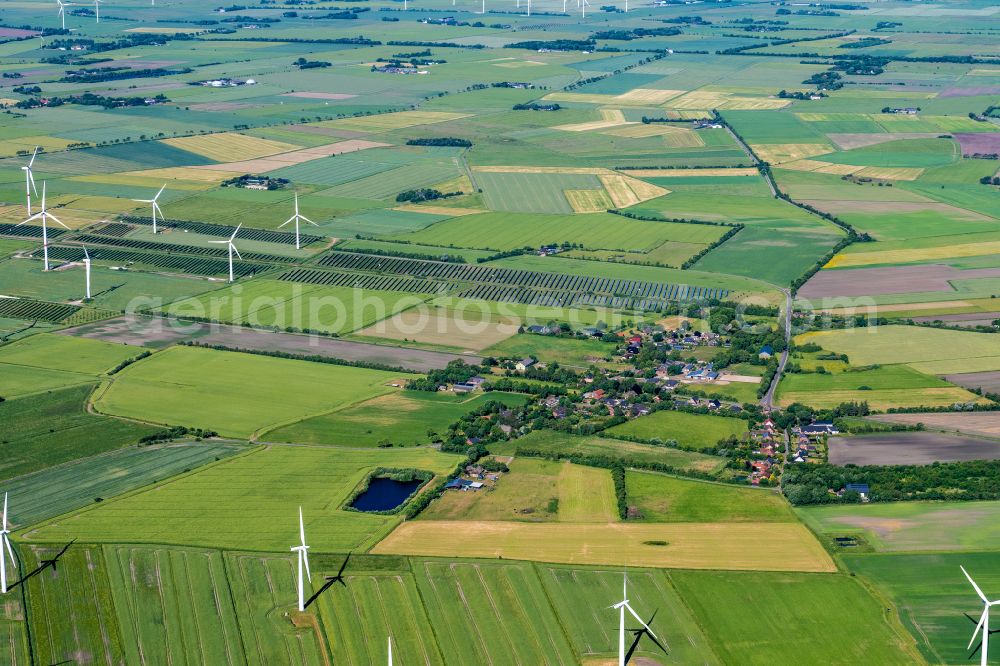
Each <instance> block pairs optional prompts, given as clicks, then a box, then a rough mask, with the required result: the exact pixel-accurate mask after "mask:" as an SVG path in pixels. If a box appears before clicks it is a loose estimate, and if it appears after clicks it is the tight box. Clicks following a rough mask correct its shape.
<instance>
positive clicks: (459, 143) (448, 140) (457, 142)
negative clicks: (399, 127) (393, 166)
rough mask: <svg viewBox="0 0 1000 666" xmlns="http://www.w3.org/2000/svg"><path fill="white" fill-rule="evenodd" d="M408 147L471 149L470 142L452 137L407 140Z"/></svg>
mask: <svg viewBox="0 0 1000 666" xmlns="http://www.w3.org/2000/svg"><path fill="white" fill-rule="evenodd" d="M406 145H408V146H454V147H457V148H471V147H472V142H471V141H469V140H468V139H459V138H457V137H453V136H441V137H433V138H426V139H408V140H407V141H406Z"/></svg>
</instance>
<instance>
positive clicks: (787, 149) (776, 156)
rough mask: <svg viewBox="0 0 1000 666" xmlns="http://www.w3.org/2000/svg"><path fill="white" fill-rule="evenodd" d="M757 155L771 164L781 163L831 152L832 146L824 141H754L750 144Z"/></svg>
mask: <svg viewBox="0 0 1000 666" xmlns="http://www.w3.org/2000/svg"><path fill="white" fill-rule="evenodd" d="M750 147H751V148H753V151H754V152H755V153H757V156H758V157H760V159H762V160H764V161H765V162H770V163H771V164H781V163H782V162H791V161H793V160H801V159H805V158H807V157H814V156H816V155H823V154H825V153H832V152H833V146H831V145H829V144H826V143H754V144H751V145H750ZM809 170H810V171H811V169H809Z"/></svg>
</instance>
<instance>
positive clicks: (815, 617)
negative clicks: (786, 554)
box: [670, 571, 917, 664]
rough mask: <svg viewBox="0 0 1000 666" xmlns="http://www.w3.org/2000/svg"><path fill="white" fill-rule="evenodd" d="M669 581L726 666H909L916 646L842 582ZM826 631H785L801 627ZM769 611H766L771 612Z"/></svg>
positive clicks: (853, 584) (762, 578)
mask: <svg viewBox="0 0 1000 666" xmlns="http://www.w3.org/2000/svg"><path fill="white" fill-rule="evenodd" d="M670 578H671V580H672V581H673V583H674V585H676V586H677V590H678V591H679V592H680V594H681V596H682V598H683V599H684V600H685V601H686V602H687V603H688V605H689V606H690V607H691V609H692V611H693V613H694V616H695V617H696V618H697V620H698V622H699V623H700V625H701V626H702V627H703V628H704V631H705V632H706V633H707V634H708V635H709V636H728V637H729V638H724V639H722V640H717V641H713V642H712V645H713V646H714V647H715V649H716V650H717V651H718V652H719V656H720V658H721V659H722V661H723V662H724V663H732V664H774V663H790V664H791V663H824V664H854V663H857V662H858V661H860V660H863V661H867V662H870V663H877V664H911V663H914V661H915V660H917V656H916V655H915V654H914V651H915V650H914V647H913V639H912V638H911V637H910V636H909V635H905V636H904V635H903V634H904V632H903V629H902V627H896V626H893V625H892V624H890V623H891V622H893V621H894V618H892V617H891V616H890V617H887V616H886V614H885V611H884V609H883V608H882V607H881V605H880V604H879V603H878V602H877V601H876V600H875V599H874V598H872V597H871V596H870V595H869V593H868V592H867V590H865V588H864V587H863V586H861V585H860V584H859V583H858V582H857V581H854V580H852V579H851V578H849V577H847V576H844V575H841V574H794V573H742V572H740V573H735V572H734V573H706V572H695V571H690V572H675V573H671V574H670ZM803 608H809V609H810V614H809V620H808V621H809V623H811V626H815V627H823V628H824V630H823V631H793V632H789V631H787V627H788V626H789V625H795V624H796V623H801V622H803V618H802V609H803ZM765 609H766V610H765Z"/></svg>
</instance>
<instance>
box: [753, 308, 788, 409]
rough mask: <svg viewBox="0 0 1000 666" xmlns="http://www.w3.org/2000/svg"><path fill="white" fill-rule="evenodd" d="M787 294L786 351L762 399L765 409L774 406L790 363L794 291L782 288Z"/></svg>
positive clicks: (761, 403)
mask: <svg viewBox="0 0 1000 666" xmlns="http://www.w3.org/2000/svg"><path fill="white" fill-rule="evenodd" d="M781 291H782V292H784V294H785V351H783V352H781V358H780V359H778V371H777V372H776V373H774V378H773V379H772V380H771V385H770V386H769V387H768V389H767V393H765V394H764V397H763V398H761V400H760V406H761V407H762V408H763V409H764V411H765V412H766V411H770V410H771V408H772V407H773V406H774V392H775V391H776V390H777V389H778V382H780V381H781V375H782V373H784V371H785V365H786V364H787V363H788V346H789V344H790V343H791V341H792V292H791V291H789V290H788V289H782V290H781Z"/></svg>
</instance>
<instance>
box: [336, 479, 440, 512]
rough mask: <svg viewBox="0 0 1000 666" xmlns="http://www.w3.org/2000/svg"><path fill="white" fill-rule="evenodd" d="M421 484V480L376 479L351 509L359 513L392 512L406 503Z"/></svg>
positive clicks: (358, 497)
mask: <svg viewBox="0 0 1000 666" xmlns="http://www.w3.org/2000/svg"><path fill="white" fill-rule="evenodd" d="M421 483H423V481H421V480H420V479H414V480H412V481H396V480H395V479H385V478H374V479H372V480H371V482H370V483H369V484H368V490H366V491H365V492H363V493H361V494H360V495H358V496H357V498H356V499H355V500H354V502H353V503H352V504H351V508H353V509H357V510H358V511H391V510H392V509H395V508H396V507H397V506H399V505H400V504H402V503H403V502H405V501H406V498H407V497H409V496H410V495H412V494H413V492H414V491H415V490H416V489H417V488H419V487H420V484H421Z"/></svg>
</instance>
